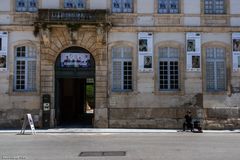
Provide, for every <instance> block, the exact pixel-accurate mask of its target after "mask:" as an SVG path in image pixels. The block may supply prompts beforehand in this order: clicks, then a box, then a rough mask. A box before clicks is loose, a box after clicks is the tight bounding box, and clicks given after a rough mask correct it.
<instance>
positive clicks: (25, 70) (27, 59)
mask: <svg viewBox="0 0 240 160" xmlns="http://www.w3.org/2000/svg"><path fill="white" fill-rule="evenodd" d="M14 56H15V60H14V86H13V90H14V91H15V92H36V91H37V48H36V47H34V46H32V45H18V46H16V47H15V48H14Z"/></svg>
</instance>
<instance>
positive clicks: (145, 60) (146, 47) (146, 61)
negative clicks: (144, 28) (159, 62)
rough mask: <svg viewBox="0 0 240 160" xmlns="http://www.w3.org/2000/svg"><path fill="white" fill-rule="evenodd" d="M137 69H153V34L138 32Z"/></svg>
mask: <svg viewBox="0 0 240 160" xmlns="http://www.w3.org/2000/svg"><path fill="white" fill-rule="evenodd" d="M138 70H139V71H140V72H152V71H153V34H152V33H149V32H140V33H138Z"/></svg>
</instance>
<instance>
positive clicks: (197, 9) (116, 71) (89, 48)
mask: <svg viewBox="0 0 240 160" xmlns="http://www.w3.org/2000/svg"><path fill="white" fill-rule="evenodd" d="M0 4H1V5H0V39H1V43H0V44H1V46H0V58H1V61H2V62H1V63H4V64H5V65H4V64H2V65H1V66H0V67H1V68H0V69H1V71H0V127H1V128H11V127H19V126H21V118H22V117H23V116H24V115H25V114H26V113H31V114H32V115H33V118H34V121H35V124H36V126H37V127H43V124H44V122H43V121H44V120H43V118H44V116H45V111H44V110H43V101H44V100H43V96H44V95H49V96H50V110H49V111H48V112H49V117H50V119H49V124H50V127H56V126H61V125H63V126H65V124H67V125H77V126H78V127H83V126H86V125H87V126H88V125H91V126H93V127H102V128H181V126H182V123H183V121H184V119H183V117H184V114H185V112H186V111H187V110H191V111H192V113H193V116H194V117H195V118H197V119H199V120H201V122H202V124H203V126H204V128H206V129H234V128H239V127H240V53H238V52H240V34H239V33H240V1H238V0H218V1H217V0H173V1H164V0H147V1H146V0H51V1H47V0H9V1H6V0H0ZM6 37H7V38H6ZM5 42H6V43H5ZM144 45H146V46H145V47H147V48H144ZM238 45H239V46H238ZM4 47H5V50H4ZM141 47H143V48H141ZM1 48H2V49H1ZM64 55H73V56H75V55H76V56H77V55H79V56H80V57H81V56H83V55H90V58H89V61H91V64H90V66H87V67H86V66H84V64H78V63H75V62H74V63H72V62H71V64H75V65H76V64H77V65H79V66H78V67H76V66H73V65H72V66H68V65H66V66H64V65H62V63H64V61H63V60H62V59H63V57H64ZM147 59H148V60H149V61H150V62H151V64H150V65H148V66H147V65H146V66H145V65H144V63H145V62H146V63H147V61H148V60H147ZM73 60H76V59H74V58H73ZM195 62H196V63H195ZM84 63H85V62H84ZM66 64H67V63H66ZM69 64H70V63H69ZM89 88H90V89H89ZM88 92H92V96H91V100H90V99H89V98H88V97H89V95H88V94H89V93H88ZM90 102H92V104H90ZM89 107H90V108H91V111H90V112H87V108H88V109H89ZM73 117H74V118H73ZM83 117H84V118H83Z"/></svg>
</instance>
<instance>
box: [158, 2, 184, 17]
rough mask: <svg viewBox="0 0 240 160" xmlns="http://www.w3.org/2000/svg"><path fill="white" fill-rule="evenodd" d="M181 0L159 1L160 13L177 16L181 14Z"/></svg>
mask: <svg viewBox="0 0 240 160" xmlns="http://www.w3.org/2000/svg"><path fill="white" fill-rule="evenodd" d="M179 6H180V2H179V0H158V13H160V14H177V13H179V12H180V9H179Z"/></svg>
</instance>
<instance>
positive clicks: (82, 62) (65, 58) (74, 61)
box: [61, 53, 91, 68]
mask: <svg viewBox="0 0 240 160" xmlns="http://www.w3.org/2000/svg"><path fill="white" fill-rule="evenodd" d="M90 65H91V64H90V54H89V53H62V54H61V67H62V68H87V67H90Z"/></svg>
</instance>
